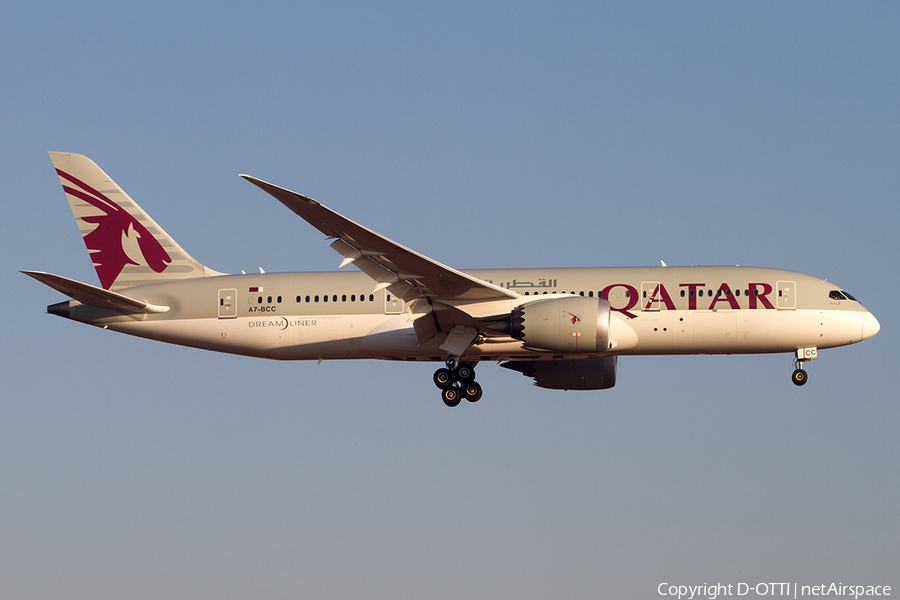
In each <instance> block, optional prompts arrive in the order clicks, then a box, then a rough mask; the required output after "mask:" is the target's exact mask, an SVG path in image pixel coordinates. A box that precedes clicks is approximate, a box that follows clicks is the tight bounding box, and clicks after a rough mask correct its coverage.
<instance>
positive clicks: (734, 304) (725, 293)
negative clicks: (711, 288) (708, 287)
mask: <svg viewBox="0 0 900 600" xmlns="http://www.w3.org/2000/svg"><path fill="white" fill-rule="evenodd" d="M725 301H727V302H728V305H729V306H730V307H731V308H733V309H734V310H738V309H740V308H741V307H740V306H739V305H738V301H737V298H735V297H734V294H732V293H731V288H729V287H728V284H727V283H723V284H722V285H720V286H719V291H718V292H716V294H715V298H713V301H712V304H710V305H709V310H715V308H716V303H717V302H725Z"/></svg>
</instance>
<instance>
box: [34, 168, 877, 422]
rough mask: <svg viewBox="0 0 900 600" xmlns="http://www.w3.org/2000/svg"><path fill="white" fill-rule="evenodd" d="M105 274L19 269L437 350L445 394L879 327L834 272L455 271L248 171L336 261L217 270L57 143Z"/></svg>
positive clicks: (85, 307)
mask: <svg viewBox="0 0 900 600" xmlns="http://www.w3.org/2000/svg"><path fill="white" fill-rule="evenodd" d="M49 154H50V159H51V160H52V162H53V165H54V167H55V168H56V173H57V175H58V176H59V179H60V182H61V183H62V186H63V190H64V191H65V194H66V197H67V199H68V201H69V205H70V207H71V209H72V212H73V214H74V216H75V220H76V222H77V224H78V228H79V231H80V232H81V235H82V236H83V238H84V242H85V245H86V246H87V249H88V252H89V253H90V256H91V260H92V262H93V264H94V268H95V270H96V272H97V276H98V277H99V280H100V286H99V287H98V286H96V285H91V284H88V283H82V282H79V281H75V280H73V279H69V278H66V277H62V276H59V275H54V274H51V273H47V272H43V271H22V273H24V274H26V275H28V276H30V277H33V278H34V279H36V280H38V281H40V282H42V283H44V284H46V285H48V286H50V287H51V288H53V289H55V290H57V291H59V292H62V293H63V294H65V295H67V296H69V297H70V298H71V300H67V301H63V302H59V303H56V304H51V305H50V306H48V307H47V312H48V313H51V314H54V315H58V316H61V317H65V318H67V319H71V320H74V321H79V322H82V323H87V324H89V325H94V326H96V327H102V328H103V329H111V330H113V331H118V332H121V333H126V334H129V335H135V336H138V337H143V338H149V339H153V340H159V341H162V342H168V343H173V344H180V345H183V346H190V347H194V348H202V349H205V350H214V351H218V352H227V353H232V354H238V355H244V356H254V357H261V358H269V359H276V360H317V361H323V360H335V359H384V360H403V361H429V362H435V363H443V366H441V367H440V368H438V369H437V370H436V371H435V372H434V377H433V380H434V384H435V385H436V386H437V387H438V388H439V389H440V390H441V397H442V399H443V401H444V403H445V404H446V405H447V406H457V405H458V404H460V402H461V401H462V399H466V400H468V401H469V402H477V401H478V400H479V399H480V398H481V397H482V394H483V391H482V388H481V385H480V384H479V383H478V382H476V381H475V367H476V366H478V365H479V364H480V363H481V362H487V361H491V362H496V363H499V364H500V366H502V367H506V368H508V369H511V370H513V371H518V372H520V373H522V374H524V375H526V376H527V377H530V378H532V379H533V380H534V385H537V386H538V387H541V388H547V389H555V390H601V389H608V388H611V387H613V386H614V385H615V383H616V371H617V361H618V357H619V356H630V355H667V354H758V353H789V354H791V355H792V357H793V361H794V371H793V373H792V375H791V380H792V382H793V383H794V384H795V385H798V386H800V385H803V384H805V383H806V382H807V377H808V376H807V372H806V371H805V370H804V368H803V366H804V364H805V363H806V362H808V361H810V360H814V359H816V358H818V351H819V350H820V349H824V348H834V347H837V346H845V345H848V344H853V343H856V342H860V341H862V340H865V339H868V338H870V337H872V336H873V335H875V334H876V333H878V331H879V329H880V325H879V323H878V320H877V319H876V318H875V317H874V316H873V315H872V314H871V313H870V312H869V311H868V310H866V309H865V308H864V307H863V306H862V304H860V303H859V302H858V301H857V300H856V299H855V298H854V297H853V296H852V295H850V294H849V293H847V292H846V291H844V290H843V289H841V288H840V287H838V286H836V285H834V284H832V283H829V282H828V281H827V280H825V279H819V278H816V277H812V276H809V275H803V274H801V273H796V272H791V271H784V270H779V269H770V268H758V267H739V266H735V267H726V266H716V267H675V266H673V267H669V266H667V265H666V264H665V263H664V262H663V263H662V264H661V266H659V267H638V268H631V267H608V268H537V269H535V268H526V269H481V270H468V271H460V270H457V269H454V268H451V267H448V266H445V265H443V264H441V263H439V262H437V261H434V260H432V259H430V258H428V257H426V256H423V255H422V254H419V253H417V252H415V251H413V250H411V249H409V248H406V247H404V246H402V245H400V244H398V243H396V242H394V241H391V240H389V239H388V238H386V237H384V236H382V235H380V234H378V233H376V232H374V231H372V230H370V229H367V228H365V227H363V226H362V225H359V224H357V223H355V222H353V221H351V220H350V219H348V218H346V217H344V216H342V215H340V214H338V213H336V212H334V211H332V210H331V209H329V208H327V207H325V206H324V205H322V204H320V203H319V202H317V201H315V200H313V199H312V198H309V197H307V196H304V195H302V194H298V193H296V192H292V191H290V190H288V189H285V188H282V187H278V186H276V185H273V184H271V183H267V182H265V181H262V180H260V179H257V178H255V177H251V176H249V175H241V177H243V178H244V179H245V180H247V181H249V182H250V183H252V184H254V185H255V186H257V187H259V188H260V189H262V190H263V191H265V192H267V193H269V194H270V195H271V196H273V197H274V198H275V199H277V200H278V201H280V202H281V203H282V204H284V205H285V206H286V207H287V208H288V209H290V210H291V211H292V212H294V213H295V214H297V215H298V216H300V217H302V218H303V219H304V220H306V221H307V222H308V223H309V224H310V225H312V226H313V227H315V228H316V229H318V230H319V231H320V232H322V233H323V234H325V236H327V239H328V240H331V243H330V246H331V248H332V249H334V250H335V251H337V253H338V254H340V256H341V262H340V265H339V268H341V267H345V266H347V265H353V266H354V267H356V269H357V270H356V271H349V272H348V271H337V272H307V273H265V272H263V270H262V269H260V272H259V273H249V274H248V273H242V274H240V275H230V274H224V273H220V272H217V271H213V270H212V269H209V268H207V267H206V266H204V265H203V264H201V263H199V262H198V261H197V260H195V259H194V258H193V257H191V255H190V254H188V253H187V252H186V251H185V250H184V249H182V248H181V246H179V245H178V243H176V242H175V240H173V239H172V238H171V237H170V236H169V235H168V234H167V233H166V232H165V231H164V230H163V229H162V228H161V227H160V226H159V225H157V224H156V222H155V221H154V220H153V219H151V218H150V216H149V215H148V214H147V213H146V212H144V211H143V210H142V209H141V208H140V207H139V206H138V204H137V203H136V202H135V201H134V200H132V199H131V198H130V197H129V196H128V195H127V194H126V193H125V192H124V191H123V190H122V188H120V187H119V186H118V185H117V184H116V183H115V182H114V181H113V180H112V179H111V178H110V177H109V176H108V175H107V174H106V173H104V172H103V170H101V169H100V167H98V166H97V165H96V164H95V163H94V162H93V161H92V160H91V159H89V158H87V157H86V156H83V155H80V154H73V153H64V152H50V153H49Z"/></svg>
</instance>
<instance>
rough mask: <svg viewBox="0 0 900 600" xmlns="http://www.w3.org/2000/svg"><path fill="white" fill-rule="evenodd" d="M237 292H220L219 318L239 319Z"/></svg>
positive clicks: (232, 290)
mask: <svg viewBox="0 0 900 600" xmlns="http://www.w3.org/2000/svg"><path fill="white" fill-rule="evenodd" d="M236 300H237V290H235V289H230V290H219V318H220V319H233V318H235V317H237V304H236V303H235V301H236Z"/></svg>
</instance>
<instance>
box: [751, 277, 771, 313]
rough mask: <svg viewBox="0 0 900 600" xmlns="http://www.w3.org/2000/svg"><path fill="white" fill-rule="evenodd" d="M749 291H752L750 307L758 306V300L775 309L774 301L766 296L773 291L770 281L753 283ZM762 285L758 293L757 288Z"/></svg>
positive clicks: (766, 306)
mask: <svg viewBox="0 0 900 600" xmlns="http://www.w3.org/2000/svg"><path fill="white" fill-rule="evenodd" d="M747 287H748V291H749V292H750V308H758V307H757V306H756V302H757V300H758V301H759V302H760V303H761V304H762V305H763V306H764V307H765V308H771V309H773V310H774V308H775V307H774V306H772V302H770V301H769V299H768V298H767V297H766V296H768V295H769V294H771V293H772V286H771V285H769V284H768V283H751V284H749V285H748V286H747ZM758 287H761V288H762V291H761V292H759V293H758V294H757V292H756V288H758Z"/></svg>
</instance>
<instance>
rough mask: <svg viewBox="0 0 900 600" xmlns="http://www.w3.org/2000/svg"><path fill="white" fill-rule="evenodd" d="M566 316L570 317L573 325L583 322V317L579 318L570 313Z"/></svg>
mask: <svg viewBox="0 0 900 600" xmlns="http://www.w3.org/2000/svg"><path fill="white" fill-rule="evenodd" d="M566 314H567V315H569V318H570V320H571V321H572V325H574V324H575V323H578V322H579V321H581V317H579V316H578V315H575V314H572V313H570V312H567V313H566Z"/></svg>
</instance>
